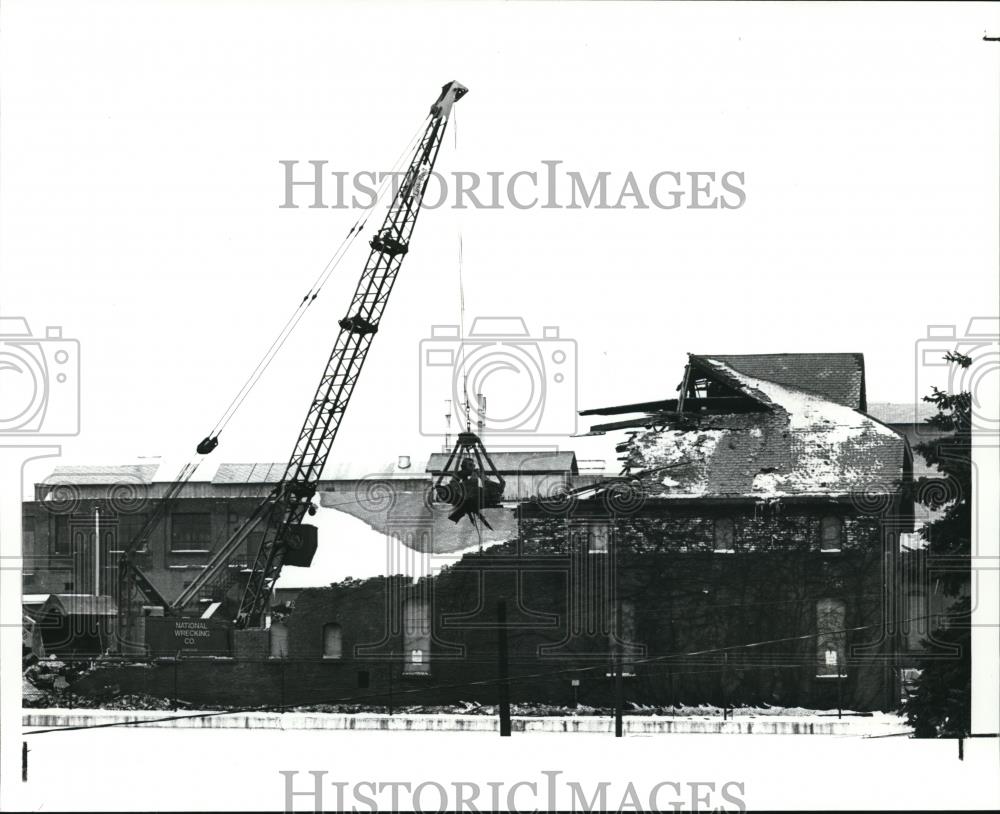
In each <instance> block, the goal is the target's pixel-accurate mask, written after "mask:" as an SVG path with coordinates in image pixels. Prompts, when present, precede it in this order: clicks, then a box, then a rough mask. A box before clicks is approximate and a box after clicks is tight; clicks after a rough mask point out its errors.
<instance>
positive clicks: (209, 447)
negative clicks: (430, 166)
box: [117, 114, 431, 633]
mask: <svg viewBox="0 0 1000 814" xmlns="http://www.w3.org/2000/svg"><path fill="white" fill-rule="evenodd" d="M430 118H431V114H428V116H427V117H426V118H425V119H424V121H423V122H422V123H421V125H420V126H419V127H418V128H417V129H416V131H415V132H414V134H413V135H412V136H411V137H410V139H409V140H408V141H407V143H406V146H404V147H403V149H402V150H401V151H400V153H399V155H398V156H397V158H396V160H395V161H394V162H393V164H392V165H391V167H390V171H389V172H388V173H386V174H385V175H383V176H382V179H381V181H380V182H379V184H378V185H377V187H376V190H375V198H374V200H373V202H372V205H371V206H370V207H369V208H368V209H367V210H366V211H365V212H364V213H362V214H361V215H360V216H359V217H358V219H357V220H356V221H355V223H354V224H353V225H352V226H351V228H350V229H349V230H348V233H347V235H346V236H345V238H344V239H343V240H342V241H341V243H340V245H339V246H338V247H337V249H336V251H335V252H334V253H333V255H332V256H331V257H330V259H329V260H328V261H327V263H326V265H325V266H324V268H323V270H322V271H321V272H320V273H319V274H318V275H317V277H316V279H315V280H314V281H313V283H312V285H311V286H310V288H309V290H308V291H307V292H306V294H305V296H303V298H302V300H301V301H300V302H299V304H298V305H297V307H296V308H295V310H294V311H293V312H292V314H291V316H290V317H289V318H288V320H287V321H286V322H285V324H284V325H283V326H282V328H281V330H280V331H279V332H278V335H277V337H275V339H274V341H273V342H272V343H271V345H270V347H269V348H268V349H267V351H266V352H265V354H264V356H263V357H262V358H261V360H260V361H259V362H258V363H257V366H256V367H255V368H254V370H253V371H252V372H251V374H250V376H249V377H248V378H247V380H246V382H245V383H244V384H243V386H242V387H241V388H240V390H239V392H238V393H237V394H236V396H235V397H234V398H233V400H232V401H231V402H230V403H229V406H227V408H226V410H225V411H224V412H223V414H222V417H221V418H220V419H219V420H218V421H217V422H216V424H215V426H214V427H213V428H212V431H211V432H210V433H209V434H208V435H207V436H206V437H205V438H204V440H202V441H201V442H200V443H199V444H198V446H197V449H196V454H195V456H194V457H193V458H192V459H191V460H190V461H188V462H187V463H185V464H184V465H183V466H182V467H181V469H180V471H179V472H178V474H177V476H176V477H175V478H174V480H173V481H172V482H171V483H170V485H169V486H168V487H167V490H166V492H165V493H164V495H163V497H162V498H161V499H160V500H159V501H158V502H157V505H156V507H155V509H154V510H153V512H151V513H150V515H149V516H148V517H147V518H146V521H145V522H144V523H143V526H142V528H141V529H140V531H139V533H138V534H136V535H135V536H134V537H133V538H132V539H131V540H129V541H128V542H127V544H126V545H125V547H124V550H123V551H122V553H121V555H120V556H119V560H118V564H119V582H118V587H117V590H118V593H119V602H118V607H119V613H120V615H121V616H122V617H123V619H122V622H123V625H122V627H121V630H123V631H125V632H126V633H127V631H128V630H130V625H131V619H130V618H128V614H129V613H130V610H131V605H132V596H133V590H134V588H135V586H136V585H138V586H139V588H140V589H141V590H142V592H143V593H144V594H146V596H147V598H149V599H150V600H151V601H153V602H155V603H156V604H157V605H161V606H166V604H167V603H166V600H165V599H164V598H163V597H162V596H161V595H160V593H159V592H158V591H157V590H156V588H155V586H154V585H152V583H151V582H150V581H149V580H148V579H147V578H146V577H145V575H144V574H142V572H141V571H140V570H139V568H138V567H137V566H136V564H135V562H134V561H133V555H134V553H135V552H136V551H137V550H138V549H139V548H140V547H141V545H142V544H143V542H145V541H147V540H148V539H149V538H150V536H151V535H152V532H153V531H154V530H155V529H156V528H157V527H158V526H159V524H160V523H161V522H162V520H163V518H164V517H165V516H166V514H167V513H168V511H169V509H170V507H171V506H172V505H173V503H174V501H175V499H176V498H177V497H178V496H179V494H180V492H181V490H182V488H183V487H184V486H185V485H186V484H187V483H188V482H189V481H190V480H191V478H192V477H193V476H194V474H195V472H197V470H198V468H199V466H200V465H201V463H202V461H203V460H204V458H205V457H206V456H207V455H209V454H210V453H211V452H212V451H213V450H214V449H215V448H216V447H217V446H218V443H219V442H218V436H219V433H220V432H221V431H222V428H224V427H225V426H226V425H227V424H228V423H229V421H230V420H231V419H232V417H233V416H234V415H235V413H236V411H237V410H238V409H239V407H240V406H241V405H242V404H243V402H244V401H245V400H246V398H247V396H248V395H249V393H250V391H252V390H253V388H254V387H255V386H256V384H257V382H259V380H260V378H261V376H262V375H263V374H264V372H265V371H266V370H267V368H268V367H269V366H270V364H271V362H272V361H273V360H274V358H275V356H276V355H277V353H278V351H280V350H281V347H282V346H283V345H284V344H285V342H286V341H287V339H288V337H289V335H290V334H291V333H292V331H293V330H294V329H295V327H296V326H297V325H298V323H299V322H300V320H301V319H302V317H303V316H304V314H305V313H306V311H307V310H308V308H309V306H310V305H311V304H312V303H313V302H314V301H315V300H316V297H317V296H318V295H319V293H320V291H321V290H322V288H323V287H324V286H325V285H326V282H327V281H328V280H329V279H330V277H331V275H332V274H333V272H334V270H335V269H336V268H337V266H338V265H339V263H340V262H341V260H342V259H343V258H344V256H345V255H346V254H347V252H348V251H349V249H350V247H351V245H353V243H354V241H355V240H356V239H357V237H358V235H359V234H361V232H362V231H364V228H365V226H366V225H367V223H368V219H369V217H370V216H371V214H372V213H373V212H375V211H376V210H377V209H378V208H379V204H380V202H382V201H383V200H384V198H385V195H386V192H387V191H388V190H389V189H390V187H391V186H392V183H391V182H392V181H393V180H394V179H395V177H396V174H397V173H398V171H399V169H401V167H402V166H403V163H404V162H405V160H406V159H407V157H408V156H409V155H410V153H411V152H412V150H413V149H414V148H415V146H416V144H417V143H418V142H419V140H420V139H421V137H422V134H423V132H424V129H425V125H426V122H427V120H428V119H430Z"/></svg>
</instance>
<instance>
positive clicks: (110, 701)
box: [21, 656, 191, 710]
mask: <svg viewBox="0 0 1000 814" xmlns="http://www.w3.org/2000/svg"><path fill="white" fill-rule="evenodd" d="M24 664H25V666H24V669H23V672H22V674H21V676H22V683H21V687H22V693H21V705H22V706H23V707H25V708H30V709H59V708H73V709H115V710H139V709H146V710H168V709H175V708H189V707H190V706H191V705H190V704H188V703H187V702H185V701H177V702H174V701H173V700H172V699H168V698H158V697H156V696H152V695H146V694H143V693H125V694H123V693H122V692H121V690H120V689H119V688H118V687H117V686H111V687H106V688H105V690H104V691H103V692H101V693H100V694H98V695H79V694H76V693H74V692H73V689H72V687H73V684H74V683H75V682H76V681H77V680H78V679H80V678H82V677H83V676H85V675H87V674H88V673H91V672H93V671H94V670H95V669H97V668H98V667H99V666H101V665H100V660H93V659H89V660H85V661H62V660H60V659H56V658H53V657H51V656H50V657H49V658H43V659H39V658H36V657H35V656H29V657H28V658H27V659H26V660H25V662H24Z"/></svg>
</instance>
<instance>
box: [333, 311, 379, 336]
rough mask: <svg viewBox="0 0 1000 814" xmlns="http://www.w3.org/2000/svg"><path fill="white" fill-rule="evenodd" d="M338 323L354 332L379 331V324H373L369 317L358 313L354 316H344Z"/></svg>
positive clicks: (369, 332) (368, 332)
mask: <svg viewBox="0 0 1000 814" xmlns="http://www.w3.org/2000/svg"><path fill="white" fill-rule="evenodd" d="M337 324H338V325H339V326H340V327H341V328H343V329H344V330H345V331H350V332H351V333H353V334H373V333H375V332H376V331H378V326H377V325H372V323H371V322H369V321H368V320H367V319H365V318H364V317H362V316H359V315H357V314H355V315H354V316H353V317H344V318H343V319H341V320H338V322H337Z"/></svg>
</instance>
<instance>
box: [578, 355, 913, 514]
mask: <svg viewBox="0 0 1000 814" xmlns="http://www.w3.org/2000/svg"><path fill="white" fill-rule="evenodd" d="M767 360H773V363H774V372H773V373H772V372H767V371H768V370H769V368H767V364H768V361H767ZM810 369H811V370H812V371H813V375H812V376H810V374H809V371H810ZM748 371H755V372H754V373H749V372H748ZM765 372H766V375H765ZM678 389H679V391H680V392H679V395H678V398H677V399H671V400H668V401H662V402H646V403H644V404H641V405H625V406H623V407H618V408H604V409H602V410H595V411H588V413H587V414H604V415H623V414H625V413H628V412H645V416H643V417H642V418H633V419H631V420H627V421H622V422H614V423H613V424H611V425H598V426H596V427H594V428H593V430H592V431H596V432H604V431H607V430H610V429H620V428H622V427H623V426H631V427H634V428H636V429H635V430H633V432H632V433H631V437H630V438H629V440H628V441H627V442H625V443H624V444H621V445H620V446H619V447H618V451H619V452H621V453H624V455H623V457H622V458H620V459H619V460H620V461H622V462H623V464H624V469H623V472H624V473H626V474H628V475H629V476H630V477H632V478H637V479H639V481H640V482H641V485H642V487H643V492H644V494H645V495H646V496H648V497H649V498H652V499H671V498H697V497H719V498H734V497H751V498H760V499H769V498H779V497H793V496H794V497H808V496H816V497H842V496H847V495H850V494H855V493H864V494H866V495H872V494H893V493H895V492H897V491H898V490H899V488H900V486H901V485H902V484H903V482H904V481H905V479H906V477H907V474H908V471H909V460H910V459H909V454H910V453H909V448H908V445H907V442H906V440H905V439H904V438H903V437H901V436H900V435H898V434H897V433H896V432H894V431H893V430H891V429H889V428H888V427H886V426H885V425H883V424H881V423H880V422H878V421H876V420H874V419H872V418H870V417H868V416H866V415H864V414H862V413H861V412H860V410H863V409H864V407H865V386H864V360H863V357H861V356H860V354H773V355H767V356H752V357H751V356H727V355H720V356H706V355H697V354H689V363H688V366H687V368H686V370H685V374H684V380H683V382H682V383H681V385H680V387H679V388H678ZM640 428H641V429H640Z"/></svg>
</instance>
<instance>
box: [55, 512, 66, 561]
mask: <svg viewBox="0 0 1000 814" xmlns="http://www.w3.org/2000/svg"><path fill="white" fill-rule="evenodd" d="M52 519H53V529H52V553H53V554H62V555H66V554H69V553H70V545H69V540H70V537H69V518H68V517H67V516H66V515H64V514H57V515H56V516H55V517H53V518H52Z"/></svg>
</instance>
